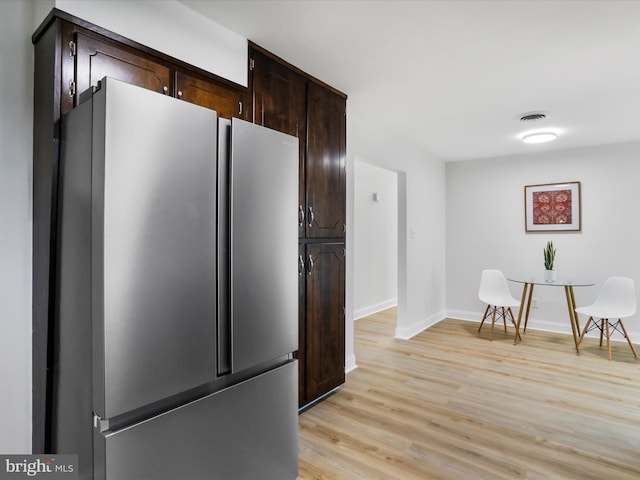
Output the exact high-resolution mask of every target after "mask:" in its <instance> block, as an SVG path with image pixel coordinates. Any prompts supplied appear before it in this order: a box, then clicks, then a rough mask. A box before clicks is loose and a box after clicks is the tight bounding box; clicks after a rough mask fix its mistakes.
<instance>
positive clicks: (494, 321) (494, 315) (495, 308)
mask: <svg viewBox="0 0 640 480" xmlns="http://www.w3.org/2000/svg"><path fill="white" fill-rule="evenodd" d="M496 310H498V307H494V308H493V315H491V333H490V334H489V340H493V326H494V325H495V324H496Z"/></svg>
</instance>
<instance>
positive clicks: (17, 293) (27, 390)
mask: <svg viewBox="0 0 640 480" xmlns="http://www.w3.org/2000/svg"><path fill="white" fill-rule="evenodd" d="M32 26H33V4H31V2H23V1H22V0H11V1H3V2H0V64H1V65H2V67H1V68H0V85H2V86H3V87H4V94H3V95H1V96H0V219H1V222H2V227H1V229H0V425H1V427H0V452H1V453H30V452H31V218H32V215H31V211H32V210H31V198H32V171H31V168H32V162H31V157H32V154H31V152H32V134H33V133H32V132H33V114H32V111H33V100H32V99H33V46H32V45H31V31H32Z"/></svg>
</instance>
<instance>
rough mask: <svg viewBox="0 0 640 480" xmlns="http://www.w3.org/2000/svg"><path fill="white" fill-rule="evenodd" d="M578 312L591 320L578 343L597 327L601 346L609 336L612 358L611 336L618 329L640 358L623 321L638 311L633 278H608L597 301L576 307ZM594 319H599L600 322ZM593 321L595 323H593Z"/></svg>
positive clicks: (634, 353) (608, 346) (609, 348)
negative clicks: (604, 337)
mask: <svg viewBox="0 0 640 480" xmlns="http://www.w3.org/2000/svg"><path fill="white" fill-rule="evenodd" d="M576 312H577V313H579V314H582V315H587V316H588V317H589V320H588V321H587V324H586V325H585V326H584V330H583V331H582V334H581V335H580V340H579V341H578V345H580V342H582V339H583V338H584V335H585V333H587V332H590V331H591V330H594V329H596V328H597V329H599V330H600V346H601V347H602V337H603V336H606V337H607V352H608V355H609V360H611V340H610V337H611V334H612V333H613V332H615V331H617V332H620V333H622V335H623V336H624V338H626V339H627V342H628V343H629V346H630V347H631V351H632V352H633V355H634V357H636V358H638V354H637V353H636V349H635V348H633V344H632V343H631V340H630V339H629V336H628V335H627V330H626V329H625V328H624V325H623V323H622V319H623V318H627V317H631V316H633V315H634V314H635V313H636V289H635V286H634V283H633V280H632V279H631V278H626V277H611V278H608V279H607V280H606V281H605V282H604V284H603V285H602V288H601V289H600V291H599V292H598V296H597V297H596V301H595V302H594V303H593V304H591V305H589V306H586V307H578V308H576ZM594 319H599V320H600V323H598V322H597V321H596V320H594ZM614 320H615V322H614ZM592 322H593V325H591V323H592ZM589 325H591V328H589ZM618 326H620V328H621V329H622V331H620V330H618ZM612 330H613V331H612Z"/></svg>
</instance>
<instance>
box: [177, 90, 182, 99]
mask: <svg viewBox="0 0 640 480" xmlns="http://www.w3.org/2000/svg"><path fill="white" fill-rule="evenodd" d="M178 97H180V98H182V90H178Z"/></svg>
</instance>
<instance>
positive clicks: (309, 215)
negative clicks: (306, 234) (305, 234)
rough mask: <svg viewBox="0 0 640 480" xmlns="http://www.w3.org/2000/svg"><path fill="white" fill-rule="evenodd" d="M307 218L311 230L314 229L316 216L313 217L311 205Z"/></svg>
mask: <svg viewBox="0 0 640 480" xmlns="http://www.w3.org/2000/svg"><path fill="white" fill-rule="evenodd" d="M307 218H308V219H309V228H311V227H313V220H314V218H315V216H314V215H313V207H312V206H311V205H309V214H308V215H307Z"/></svg>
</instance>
